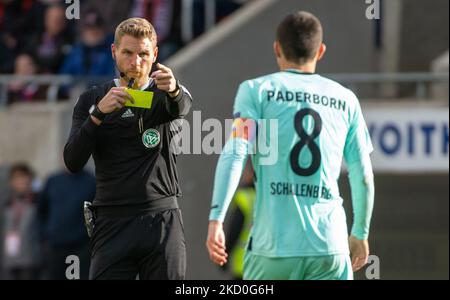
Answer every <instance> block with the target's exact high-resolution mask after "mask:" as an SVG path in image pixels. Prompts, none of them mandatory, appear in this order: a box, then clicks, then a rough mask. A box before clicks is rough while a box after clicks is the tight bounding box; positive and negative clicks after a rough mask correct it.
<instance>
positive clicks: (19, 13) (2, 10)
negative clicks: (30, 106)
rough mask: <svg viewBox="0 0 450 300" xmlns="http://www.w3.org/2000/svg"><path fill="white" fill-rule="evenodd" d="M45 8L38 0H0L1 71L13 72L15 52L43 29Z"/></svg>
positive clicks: (21, 49)
mask: <svg viewBox="0 0 450 300" xmlns="http://www.w3.org/2000/svg"><path fill="white" fill-rule="evenodd" d="M43 9H44V6H43V5H42V4H41V3H40V2H39V1H37V0H0V73H12V72H13V68H14V58H15V54H16V53H18V52H21V51H23V46H24V44H25V43H26V41H27V40H28V39H29V38H30V36H32V35H34V34H36V33H38V32H41V31H42V15H43Z"/></svg>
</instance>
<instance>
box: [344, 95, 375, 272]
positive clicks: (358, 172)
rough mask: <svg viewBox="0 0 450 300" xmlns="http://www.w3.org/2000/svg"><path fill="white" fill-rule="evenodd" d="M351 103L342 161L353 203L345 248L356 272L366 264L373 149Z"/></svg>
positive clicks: (372, 181)
mask: <svg viewBox="0 0 450 300" xmlns="http://www.w3.org/2000/svg"><path fill="white" fill-rule="evenodd" d="M355 99H356V96H355ZM355 103H356V106H355V110H354V113H353V115H352V118H351V122H350V124H351V125H350V129H349V132H348V135H347V140H346V145H345V149H344V158H345V161H346V163H347V167H348V171H349V175H348V177H349V181H350V187H351V194H352V204H353V226H352V230H351V236H350V238H349V246H350V253H351V256H352V266H353V270H354V271H357V270H359V269H360V268H362V267H363V266H364V265H365V264H366V263H367V260H368V257H369V242H368V237H369V229H370V220H371V218H372V211H373V205H374V199H375V184H374V176H373V170H372V163H371V160H370V153H371V152H372V151H373V147H372V143H371V141H370V135H369V131H368V129H367V126H366V123H365V121H364V118H363V115H362V111H361V107H360V105H359V102H358V100H357V99H356V102H355Z"/></svg>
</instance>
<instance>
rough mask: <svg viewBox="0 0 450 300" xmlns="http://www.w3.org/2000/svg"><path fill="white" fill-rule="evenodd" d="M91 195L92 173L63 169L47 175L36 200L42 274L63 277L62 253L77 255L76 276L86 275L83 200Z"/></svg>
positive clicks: (65, 255) (57, 277)
mask: <svg viewBox="0 0 450 300" xmlns="http://www.w3.org/2000/svg"><path fill="white" fill-rule="evenodd" d="M94 197H95V177H94V176H93V175H91V174H90V173H87V172H85V171H81V172H79V173H77V174H71V173H69V172H68V171H67V170H64V171H61V172H58V173H56V174H54V175H53V176H51V177H50V178H49V179H48V181H47V183H46V184H45V188H44V190H43V191H42V193H41V195H40V197H39V201H38V215H39V221H40V222H39V223H40V225H41V226H40V227H41V238H42V239H43V242H44V244H45V245H46V247H45V249H46V255H45V257H46V261H45V263H46V265H45V267H46V275H47V276H46V277H48V279H53V280H64V279H66V276H65V271H66V268H67V264H66V257H67V256H69V255H76V256H78V258H79V259H80V272H81V273H80V278H81V279H86V280H87V279H88V278H89V237H88V235H87V232H86V229H85V226H84V217H83V203H84V201H88V202H92V201H93V200H94Z"/></svg>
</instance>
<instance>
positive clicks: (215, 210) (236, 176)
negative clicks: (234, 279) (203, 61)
mask: <svg viewBox="0 0 450 300" xmlns="http://www.w3.org/2000/svg"><path fill="white" fill-rule="evenodd" d="M255 137H256V122H255V121H254V120H251V119H244V118H237V119H235V120H234V123H233V131H232V134H231V137H230V139H229V140H228V141H227V143H226V144H225V147H224V149H223V151H222V154H221V155H220V158H219V162H218V164H217V168H216V174H215V179H214V190H213V199H212V204H211V213H210V216H209V227H208V237H207V240H206V247H207V249H208V252H209V256H210V258H211V260H212V261H213V262H214V263H216V264H218V265H221V266H222V265H224V264H225V263H226V262H227V257H228V255H227V253H226V249H225V234H224V231H223V221H224V219H225V215H226V212H227V210H228V207H229V205H230V203H231V200H232V198H233V196H234V193H235V192H236V189H237V187H238V185H239V181H240V178H241V175H242V171H243V169H244V167H245V163H246V160H247V157H248V155H249V153H250V149H251V148H252V147H253V143H254V140H255Z"/></svg>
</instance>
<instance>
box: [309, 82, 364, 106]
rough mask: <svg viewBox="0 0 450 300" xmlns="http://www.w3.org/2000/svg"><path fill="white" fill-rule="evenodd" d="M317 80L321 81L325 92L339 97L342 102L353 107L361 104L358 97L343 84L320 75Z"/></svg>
mask: <svg viewBox="0 0 450 300" xmlns="http://www.w3.org/2000/svg"><path fill="white" fill-rule="evenodd" d="M317 80H319V81H320V82H319V84H320V86H321V87H324V90H327V91H329V92H331V93H332V94H335V95H337V97H339V99H340V100H342V101H345V102H347V103H349V104H352V105H355V104H357V103H359V100H358V96H356V94H355V93H354V92H353V91H352V90H351V89H349V88H347V87H345V86H343V85H342V84H341V83H339V82H337V81H335V80H333V79H331V78H328V77H325V76H322V75H318V77H317Z"/></svg>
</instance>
